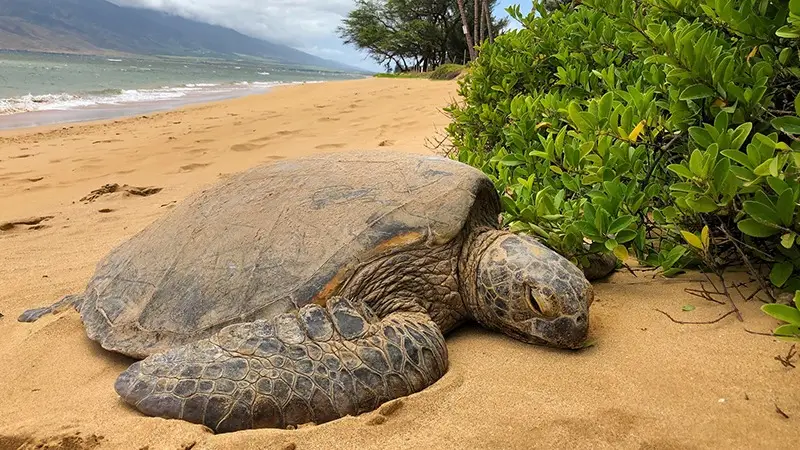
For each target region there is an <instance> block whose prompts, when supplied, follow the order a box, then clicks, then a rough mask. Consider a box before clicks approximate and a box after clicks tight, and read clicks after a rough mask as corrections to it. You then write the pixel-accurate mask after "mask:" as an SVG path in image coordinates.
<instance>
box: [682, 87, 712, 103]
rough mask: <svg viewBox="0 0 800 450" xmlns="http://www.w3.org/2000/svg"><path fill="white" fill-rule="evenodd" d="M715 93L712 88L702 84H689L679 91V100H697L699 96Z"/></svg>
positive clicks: (710, 95)
mask: <svg viewBox="0 0 800 450" xmlns="http://www.w3.org/2000/svg"><path fill="white" fill-rule="evenodd" d="M715 94H716V92H714V90H713V89H711V88H710V87H708V86H706V85H704V84H695V85H692V86H689V87H688V88H686V89H684V91H683V92H681V95H680V99H681V100H697V99H701V98H708V97H713V96H714V95H715Z"/></svg>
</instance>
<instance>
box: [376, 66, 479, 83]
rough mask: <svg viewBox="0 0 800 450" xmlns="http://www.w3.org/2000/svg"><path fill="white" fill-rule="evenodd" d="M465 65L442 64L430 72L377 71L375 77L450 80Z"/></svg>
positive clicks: (458, 73) (461, 70)
mask: <svg viewBox="0 0 800 450" xmlns="http://www.w3.org/2000/svg"><path fill="white" fill-rule="evenodd" d="M465 68H466V67H465V66H462V65H461V64H442V65H441V66H439V67H437V68H435V69H433V70H431V71H430V72H398V73H377V74H375V77H377V78H430V79H431V80H452V79H455V78H458V76H459V75H461V73H462V72H464V69H465Z"/></svg>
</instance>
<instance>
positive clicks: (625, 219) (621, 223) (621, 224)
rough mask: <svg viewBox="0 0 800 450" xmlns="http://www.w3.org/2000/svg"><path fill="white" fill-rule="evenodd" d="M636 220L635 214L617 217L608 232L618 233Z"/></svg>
mask: <svg viewBox="0 0 800 450" xmlns="http://www.w3.org/2000/svg"><path fill="white" fill-rule="evenodd" d="M634 220H636V218H635V217H633V216H621V217H617V218H616V219H614V221H613V222H611V225H609V226H608V233H609V234H617V233H619V232H620V231H622V230H624V229H625V228H628V227H629V226H630V224H632V223H633V221H634Z"/></svg>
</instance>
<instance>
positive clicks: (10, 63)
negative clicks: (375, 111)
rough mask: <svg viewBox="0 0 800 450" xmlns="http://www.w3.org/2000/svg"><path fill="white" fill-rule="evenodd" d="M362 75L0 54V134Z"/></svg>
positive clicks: (170, 60) (196, 61) (250, 63)
mask: <svg viewBox="0 0 800 450" xmlns="http://www.w3.org/2000/svg"><path fill="white" fill-rule="evenodd" d="M362 77H364V75H363V74H357V73H346V72H334V71H326V70H319V69H315V68H306V67H292V66H285V65H279V64H271V63H269V62H262V61H256V60H252V59H242V60H221V59H200V58H194V57H189V58H183V57H144V56H143V57H118V56H109V57H106V56H88V55H65V54H41V53H28V52H0V129H9V128H19V127H28V126H36V125H45V124H53V123H63V122H76V121H85V120H96V119H107V118H113V117H121V116H127V115H135V114H142V113H146V112H152V111H160V110H166V109H172V108H175V107H178V106H182V105H186V104H191V103H200V102H207V101H215V100H222V99H226V98H233V97H239V96H243V95H249V94H253V93H260V92H265V91H267V90H268V89H269V88H271V87H274V86H278V85H283V84H293V83H315V82H324V81H331V80H345V79H354V78H362Z"/></svg>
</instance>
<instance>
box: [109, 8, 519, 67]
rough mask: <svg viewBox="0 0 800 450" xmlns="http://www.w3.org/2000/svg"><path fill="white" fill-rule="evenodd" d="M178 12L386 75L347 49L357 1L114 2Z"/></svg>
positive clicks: (359, 55) (355, 52)
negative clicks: (343, 36) (346, 33)
mask: <svg viewBox="0 0 800 450" xmlns="http://www.w3.org/2000/svg"><path fill="white" fill-rule="evenodd" d="M111 1H112V2H114V3H116V4H118V5H124V6H136V7H145V8H151V9H156V10H160V11H166V12H170V13H174V14H177V15H180V16H183V17H187V18H190V19H195V20H198V21H201V22H208V23H211V24H214V25H221V26H224V27H228V28H233V29H235V30H237V31H239V32H241V33H244V34H247V35H250V36H253V37H258V38H262V39H267V40H270V41H272V42H278V43H281V44H286V45H289V46H291V47H294V48H296V49H298V50H302V51H304V52H307V53H311V54H313V55H316V56H320V57H323V58H328V59H334V60H337V61H340V62H343V63H345V64H350V65H353V66H357V67H361V68H364V69H370V70H381V68H380V67H378V66H377V65H376V64H374V63H373V62H372V61H371V60H369V59H365V55H364V54H363V53H360V52H359V51H358V50H356V49H354V48H353V47H350V46H345V45H343V44H342V42H341V40H340V39H339V37H338V36H337V35H336V27H337V26H338V25H339V24H340V23H341V21H342V19H343V18H344V17H345V16H347V13H348V12H350V10H351V9H352V8H353V4H354V2H353V0H233V1H232V0H111ZM515 3H516V4H520V5H521V6H522V9H523V11H528V10H530V1H525V0H521V1H513V0H500V1H499V2H498V5H497V8H496V10H495V14H496V15H502V16H505V15H506V14H505V11H504V9H505V7H506V6H508V5H510V4H515Z"/></svg>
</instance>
